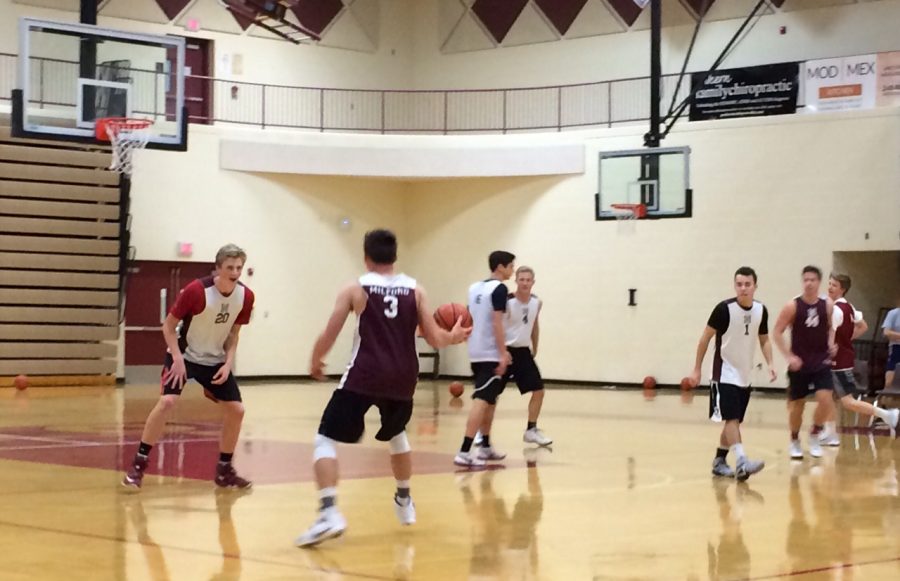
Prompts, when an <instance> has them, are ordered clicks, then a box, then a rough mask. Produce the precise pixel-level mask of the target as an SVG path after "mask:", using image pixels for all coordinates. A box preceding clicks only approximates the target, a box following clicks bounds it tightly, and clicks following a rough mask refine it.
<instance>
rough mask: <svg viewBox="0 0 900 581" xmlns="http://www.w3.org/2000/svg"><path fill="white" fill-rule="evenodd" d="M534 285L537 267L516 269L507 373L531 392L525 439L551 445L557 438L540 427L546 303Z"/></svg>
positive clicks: (509, 317)
mask: <svg viewBox="0 0 900 581" xmlns="http://www.w3.org/2000/svg"><path fill="white" fill-rule="evenodd" d="M532 287H534V270H532V269H531V267H529V266H520V267H519V268H518V269H517V270H516V292H515V294H511V295H509V297H508V300H507V303H506V319H505V320H504V322H503V326H504V328H505V331H506V348H507V349H509V354H510V356H511V357H512V363H511V364H510V366H509V370H508V371H507V374H508V375H509V378H510V379H514V380H515V381H516V385H517V386H518V388H519V393H521V394H522V395H525V394H526V393H530V394H531V399H530V400H529V402H528V425H527V426H526V428H525V435H524V436H522V440H523V441H524V442H526V443H528V444H537V445H538V446H549V445H550V444H552V443H553V440H551V439H550V438H548V437H547V436H546V435H545V434H544V433H543V432H542V431H541V430H540V429H538V427H537V421H538V416H539V415H540V414H541V406H542V405H543V403H544V380H543V378H542V377H541V370H540V369H538V366H537V363H535V361H534V358H535V357H537V350H538V340H539V339H540V325H539V323H538V316H539V315H540V314H541V307H542V306H543V303H542V302H541V300H540V299H539V298H538V297H537V295H535V294H532V292H531V289H532Z"/></svg>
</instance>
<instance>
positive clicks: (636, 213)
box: [609, 204, 647, 220]
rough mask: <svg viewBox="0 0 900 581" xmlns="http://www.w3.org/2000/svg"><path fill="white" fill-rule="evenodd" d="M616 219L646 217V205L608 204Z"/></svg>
mask: <svg viewBox="0 0 900 581" xmlns="http://www.w3.org/2000/svg"><path fill="white" fill-rule="evenodd" d="M609 207H610V208H612V209H613V214H615V216H616V220H637V219H640V218H646V217H647V206H645V205H644V204H610V205H609Z"/></svg>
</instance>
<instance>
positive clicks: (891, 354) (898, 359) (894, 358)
mask: <svg viewBox="0 0 900 581" xmlns="http://www.w3.org/2000/svg"><path fill="white" fill-rule="evenodd" d="M897 365H900V345H891V347H890V351H888V360H887V366H886V367H885V368H884V369H885V371H894V370H896V369H897Z"/></svg>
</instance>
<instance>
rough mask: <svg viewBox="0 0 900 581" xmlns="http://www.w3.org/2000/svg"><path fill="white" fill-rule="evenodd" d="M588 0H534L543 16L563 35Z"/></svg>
mask: <svg viewBox="0 0 900 581" xmlns="http://www.w3.org/2000/svg"><path fill="white" fill-rule="evenodd" d="M587 1H588V0H535V4H537V5H538V8H540V10H541V12H543V13H544V16H546V17H547V20H549V21H550V22H551V23H552V24H553V27H554V28H556V30H558V31H559V33H560V34H562V35H565V34H566V32H568V31H569V27H571V26H572V23H573V22H575V19H576V18H578V14H579V13H580V12H581V10H582V8H584V5H585V4H587Z"/></svg>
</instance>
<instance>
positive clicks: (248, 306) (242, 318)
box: [234, 287, 256, 325]
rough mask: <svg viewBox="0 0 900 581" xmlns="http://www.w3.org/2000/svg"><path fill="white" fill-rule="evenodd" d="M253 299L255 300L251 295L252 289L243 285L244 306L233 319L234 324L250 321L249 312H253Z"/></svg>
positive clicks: (243, 323) (244, 323)
mask: <svg viewBox="0 0 900 581" xmlns="http://www.w3.org/2000/svg"><path fill="white" fill-rule="evenodd" d="M254 300H256V297H255V296H254V295H253V291H252V290H250V289H248V288H247V287H244V306H243V307H242V308H241V312H240V313H238V316H237V319H235V321H234V324H235V325H246V324H247V323H249V322H250V313H252V312H253V301H254Z"/></svg>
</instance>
